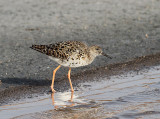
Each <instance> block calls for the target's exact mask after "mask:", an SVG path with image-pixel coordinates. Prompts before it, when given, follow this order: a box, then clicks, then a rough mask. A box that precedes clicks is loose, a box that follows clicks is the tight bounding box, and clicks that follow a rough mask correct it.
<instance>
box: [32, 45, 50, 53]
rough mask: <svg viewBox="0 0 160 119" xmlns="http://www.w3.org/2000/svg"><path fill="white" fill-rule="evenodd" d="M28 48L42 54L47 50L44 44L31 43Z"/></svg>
mask: <svg viewBox="0 0 160 119" xmlns="http://www.w3.org/2000/svg"><path fill="white" fill-rule="evenodd" d="M30 48H31V49H34V50H36V51H38V52H41V53H44V54H46V53H47V50H48V47H47V46H46V45H32V46H31V47H30Z"/></svg>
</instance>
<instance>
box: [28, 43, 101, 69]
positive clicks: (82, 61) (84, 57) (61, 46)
mask: <svg viewBox="0 0 160 119" xmlns="http://www.w3.org/2000/svg"><path fill="white" fill-rule="evenodd" d="M93 47H95V48H97V49H98V50H99V51H100V53H99V55H101V53H102V50H101V48H100V47H99V46H91V47H88V46H87V45H86V44H85V43H83V42H80V41H63V42H58V43H55V44H49V45H32V47H31V48H32V49H34V50H37V51H39V52H41V53H43V54H46V55H48V56H49V57H50V58H51V59H52V60H54V61H56V62H57V63H59V64H60V65H62V66H66V67H80V66H85V65H88V64H90V63H92V61H93V60H94V58H95V57H96V56H97V54H96V53H92V51H91V50H92V48H93ZM91 53H92V54H91ZM93 55H94V56H93Z"/></svg>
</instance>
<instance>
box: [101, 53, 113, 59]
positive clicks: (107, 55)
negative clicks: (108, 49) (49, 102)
mask: <svg viewBox="0 0 160 119" xmlns="http://www.w3.org/2000/svg"><path fill="white" fill-rule="evenodd" d="M102 55H103V56H105V57H108V58H110V59H112V57H111V56H109V55H107V54H105V53H102Z"/></svg>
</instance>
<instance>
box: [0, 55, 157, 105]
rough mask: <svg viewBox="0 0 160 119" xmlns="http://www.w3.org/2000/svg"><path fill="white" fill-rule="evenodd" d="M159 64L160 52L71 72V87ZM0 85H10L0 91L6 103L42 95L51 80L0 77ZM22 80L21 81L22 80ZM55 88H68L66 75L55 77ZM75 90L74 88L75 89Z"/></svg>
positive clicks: (48, 90)
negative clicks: (74, 72)
mask: <svg viewBox="0 0 160 119" xmlns="http://www.w3.org/2000/svg"><path fill="white" fill-rule="evenodd" d="M159 64H160V53H157V54H154V55H148V56H142V57H138V58H135V59H133V60H130V61H128V62H122V63H116V64H109V65H107V66H105V67H99V68H92V69H91V70H86V71H83V72H80V73H76V74H72V75H71V78H72V81H73V87H75V88H76V87H77V86H78V84H79V83H82V82H86V81H94V80H96V81H98V80H99V79H98V78H96V77H103V76H106V77H108V79H109V77H110V76H114V75H121V74H124V73H125V72H128V71H136V72H139V70H142V69H144V68H145V69H147V68H149V67H152V66H157V65H159ZM0 80H1V82H2V83H1V85H5V84H7V85H10V84H15V86H11V87H10V88H5V89H3V90H1V91H0V97H2V98H1V99H0V104H1V105H3V104H8V103H10V102H12V101H14V100H19V99H23V98H32V97H35V96H38V95H42V94H45V93H47V94H48V93H51V92H50V83H51V80H34V79H23V80H19V79H18V78H17V79H16V78H13V79H12V80H11V79H0ZM22 81H23V82H22ZM55 89H56V91H57V92H64V91H65V90H68V89H70V86H69V83H68V80H67V79H66V76H63V77H62V78H57V79H56V81H55ZM75 91H76V90H75Z"/></svg>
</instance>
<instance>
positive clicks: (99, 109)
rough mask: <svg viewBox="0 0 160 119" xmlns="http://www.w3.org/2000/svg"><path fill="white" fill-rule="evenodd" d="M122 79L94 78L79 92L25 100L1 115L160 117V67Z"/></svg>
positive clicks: (81, 118) (38, 118) (38, 117)
mask: <svg viewBox="0 0 160 119" xmlns="http://www.w3.org/2000/svg"><path fill="white" fill-rule="evenodd" d="M147 67H148V68H144V67H143V68H142V69H141V70H139V71H135V70H128V71H127V72H123V74H120V75H112V76H111V75H110V76H109V78H108V77H106V75H101V76H99V77H94V78H93V80H90V81H89V80H88V81H85V82H81V83H79V84H78V86H77V87H76V91H75V92H74V93H71V92H70V91H69V90H66V91H63V92H56V93H54V94H43V95H39V96H37V97H34V98H22V99H20V100H19V101H13V102H12V103H9V104H7V105H3V106H0V115H1V116H2V117H3V118H4V119H7V118H14V119H21V118H23V119H27V118H31V119H44V118H45V119H50V118H52V119H57V118H60V119H63V118H67V119H74V118H76V119H88V118H93V119H99V118H106V119H111V118H112V119H115V118H116V119H119V118H120V119H128V118H145V119H150V118H152V119H153V118H154V119H156V118H157V117H159V116H160V111H159V109H160V103H159V102H160V100H159V97H160V95H159V93H160V65H159V66H147Z"/></svg>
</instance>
